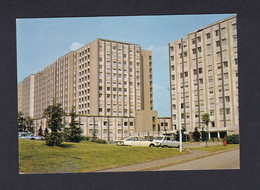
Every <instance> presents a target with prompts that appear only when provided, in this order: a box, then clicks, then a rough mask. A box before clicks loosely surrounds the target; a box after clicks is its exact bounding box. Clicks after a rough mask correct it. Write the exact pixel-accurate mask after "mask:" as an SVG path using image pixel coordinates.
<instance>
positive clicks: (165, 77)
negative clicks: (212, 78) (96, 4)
mask: <svg viewBox="0 0 260 190" xmlns="http://www.w3.org/2000/svg"><path fill="white" fill-rule="evenodd" d="M232 15H234V14H203V15H165V16H164V15H161V16H120V17H119V16H113V17H73V18H69V17H64V18H35V19H33V18H31V19H28V18H27V19H17V20H16V29H17V34H16V38H17V72H18V73H17V78H18V83H19V82H21V81H23V79H24V78H26V77H27V76H29V75H30V74H35V73H37V72H38V71H40V70H41V69H43V68H44V67H45V66H48V65H50V64H51V63H53V62H54V61H56V60H57V59H58V58H59V57H61V56H63V55H64V54H66V53H68V52H69V51H74V50H76V49H78V48H80V47H82V46H83V45H86V44H88V43H90V42H92V41H93V40H95V39H97V38H104V39H109V40H115V41H122V42H128V43H134V44H139V45H140V46H141V48H142V49H146V50H151V51H152V62H153V93H154V101H153V102H154V110H157V111H158V116H159V117H164V116H170V113H171V110H170V90H169V89H170V84H169V81H170V79H169V59H168V44H169V43H170V42H173V41H176V40H178V39H180V38H184V37H186V36H187V34H188V33H191V32H193V31H196V30H198V29H200V28H203V27H206V26H208V25H210V24H212V23H214V22H217V21H219V20H222V19H225V18H227V17H230V16H232Z"/></svg>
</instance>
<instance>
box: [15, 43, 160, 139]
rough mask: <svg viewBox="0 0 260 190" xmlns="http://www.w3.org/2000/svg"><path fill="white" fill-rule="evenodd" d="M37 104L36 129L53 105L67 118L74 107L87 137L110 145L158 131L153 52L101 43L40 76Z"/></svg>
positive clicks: (36, 83)
mask: <svg viewBox="0 0 260 190" xmlns="http://www.w3.org/2000/svg"><path fill="white" fill-rule="evenodd" d="M18 86H19V85H18ZM18 96H19V95H18ZM23 96H24V95H23ZM33 100H34V101H33V102H34V107H33V110H34V111H33V112H34V118H35V127H36V130H37V129H39V127H40V126H42V128H43V129H44V128H45V127H46V119H44V118H43V112H44V110H45V109H46V108H47V107H48V106H49V105H52V104H53V101H54V100H55V102H56V103H60V104H61V105H62V108H63V109H64V111H65V112H66V113H67V114H68V113H69V112H70V111H71V109H72V107H73V106H74V108H75V110H76V113H77V114H78V115H79V116H80V117H79V121H80V122H81V124H82V125H81V126H82V128H83V131H84V135H86V136H92V135H94V134H95V136H97V137H100V138H103V139H106V140H109V141H111V140H115V139H118V138H122V137H125V136H129V135H135V134H136V133H140V134H142V135H143V136H149V135H152V134H153V133H154V132H156V130H158V129H157V128H156V121H157V112H156V111H153V82H152V52H151V51H148V50H142V49H141V47H140V45H137V44H131V43H125V42H117V41H112V40H105V39H96V40H94V41H93V42H91V43H89V44H87V45H85V46H83V47H82V48H80V49H78V50H76V51H73V52H69V53H68V54H66V55H64V56H62V57H60V58H59V59H58V60H57V61H55V62H54V63H52V64H51V65H50V66H48V67H46V68H44V69H43V70H41V71H39V72H38V73H36V74H35V77H34V99H33ZM64 122H65V123H68V122H69V117H64Z"/></svg>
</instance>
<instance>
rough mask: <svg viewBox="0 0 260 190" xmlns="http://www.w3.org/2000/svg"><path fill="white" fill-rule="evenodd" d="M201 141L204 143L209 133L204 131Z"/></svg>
mask: <svg viewBox="0 0 260 190" xmlns="http://www.w3.org/2000/svg"><path fill="white" fill-rule="evenodd" d="M201 140H202V141H203V142H204V141H206V140H207V133H206V132H205V131H204V130H203V131H201Z"/></svg>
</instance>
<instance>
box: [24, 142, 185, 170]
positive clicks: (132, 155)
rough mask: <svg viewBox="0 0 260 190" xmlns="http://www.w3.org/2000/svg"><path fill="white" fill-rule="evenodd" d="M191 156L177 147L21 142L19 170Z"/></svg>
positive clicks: (92, 167) (103, 165)
mask: <svg viewBox="0 0 260 190" xmlns="http://www.w3.org/2000/svg"><path fill="white" fill-rule="evenodd" d="M187 153H188V152H187V151H186V152H185V151H184V152H182V153H180V152H179V149H177V148H150V147H126V146H116V145H108V144H96V143H91V142H87V141H83V142H81V143H67V142H65V143H63V146H62V147H56V146H55V147H49V146H47V145H46V144H45V141H31V140H19V171H20V173H70V172H91V171H97V170H101V169H106V168H112V167H117V166H122V165H129V164H134V163H140V162H145V161H150V160H156V159H162V158H167V157H172V156H176V155H180V154H187Z"/></svg>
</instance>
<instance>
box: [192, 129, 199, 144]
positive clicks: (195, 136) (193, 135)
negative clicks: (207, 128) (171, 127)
mask: <svg viewBox="0 0 260 190" xmlns="http://www.w3.org/2000/svg"><path fill="white" fill-rule="evenodd" d="M192 138H193V140H194V141H195V142H199V141H200V132H199V131H198V127H196V128H195V131H194V132H193V134H192Z"/></svg>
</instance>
